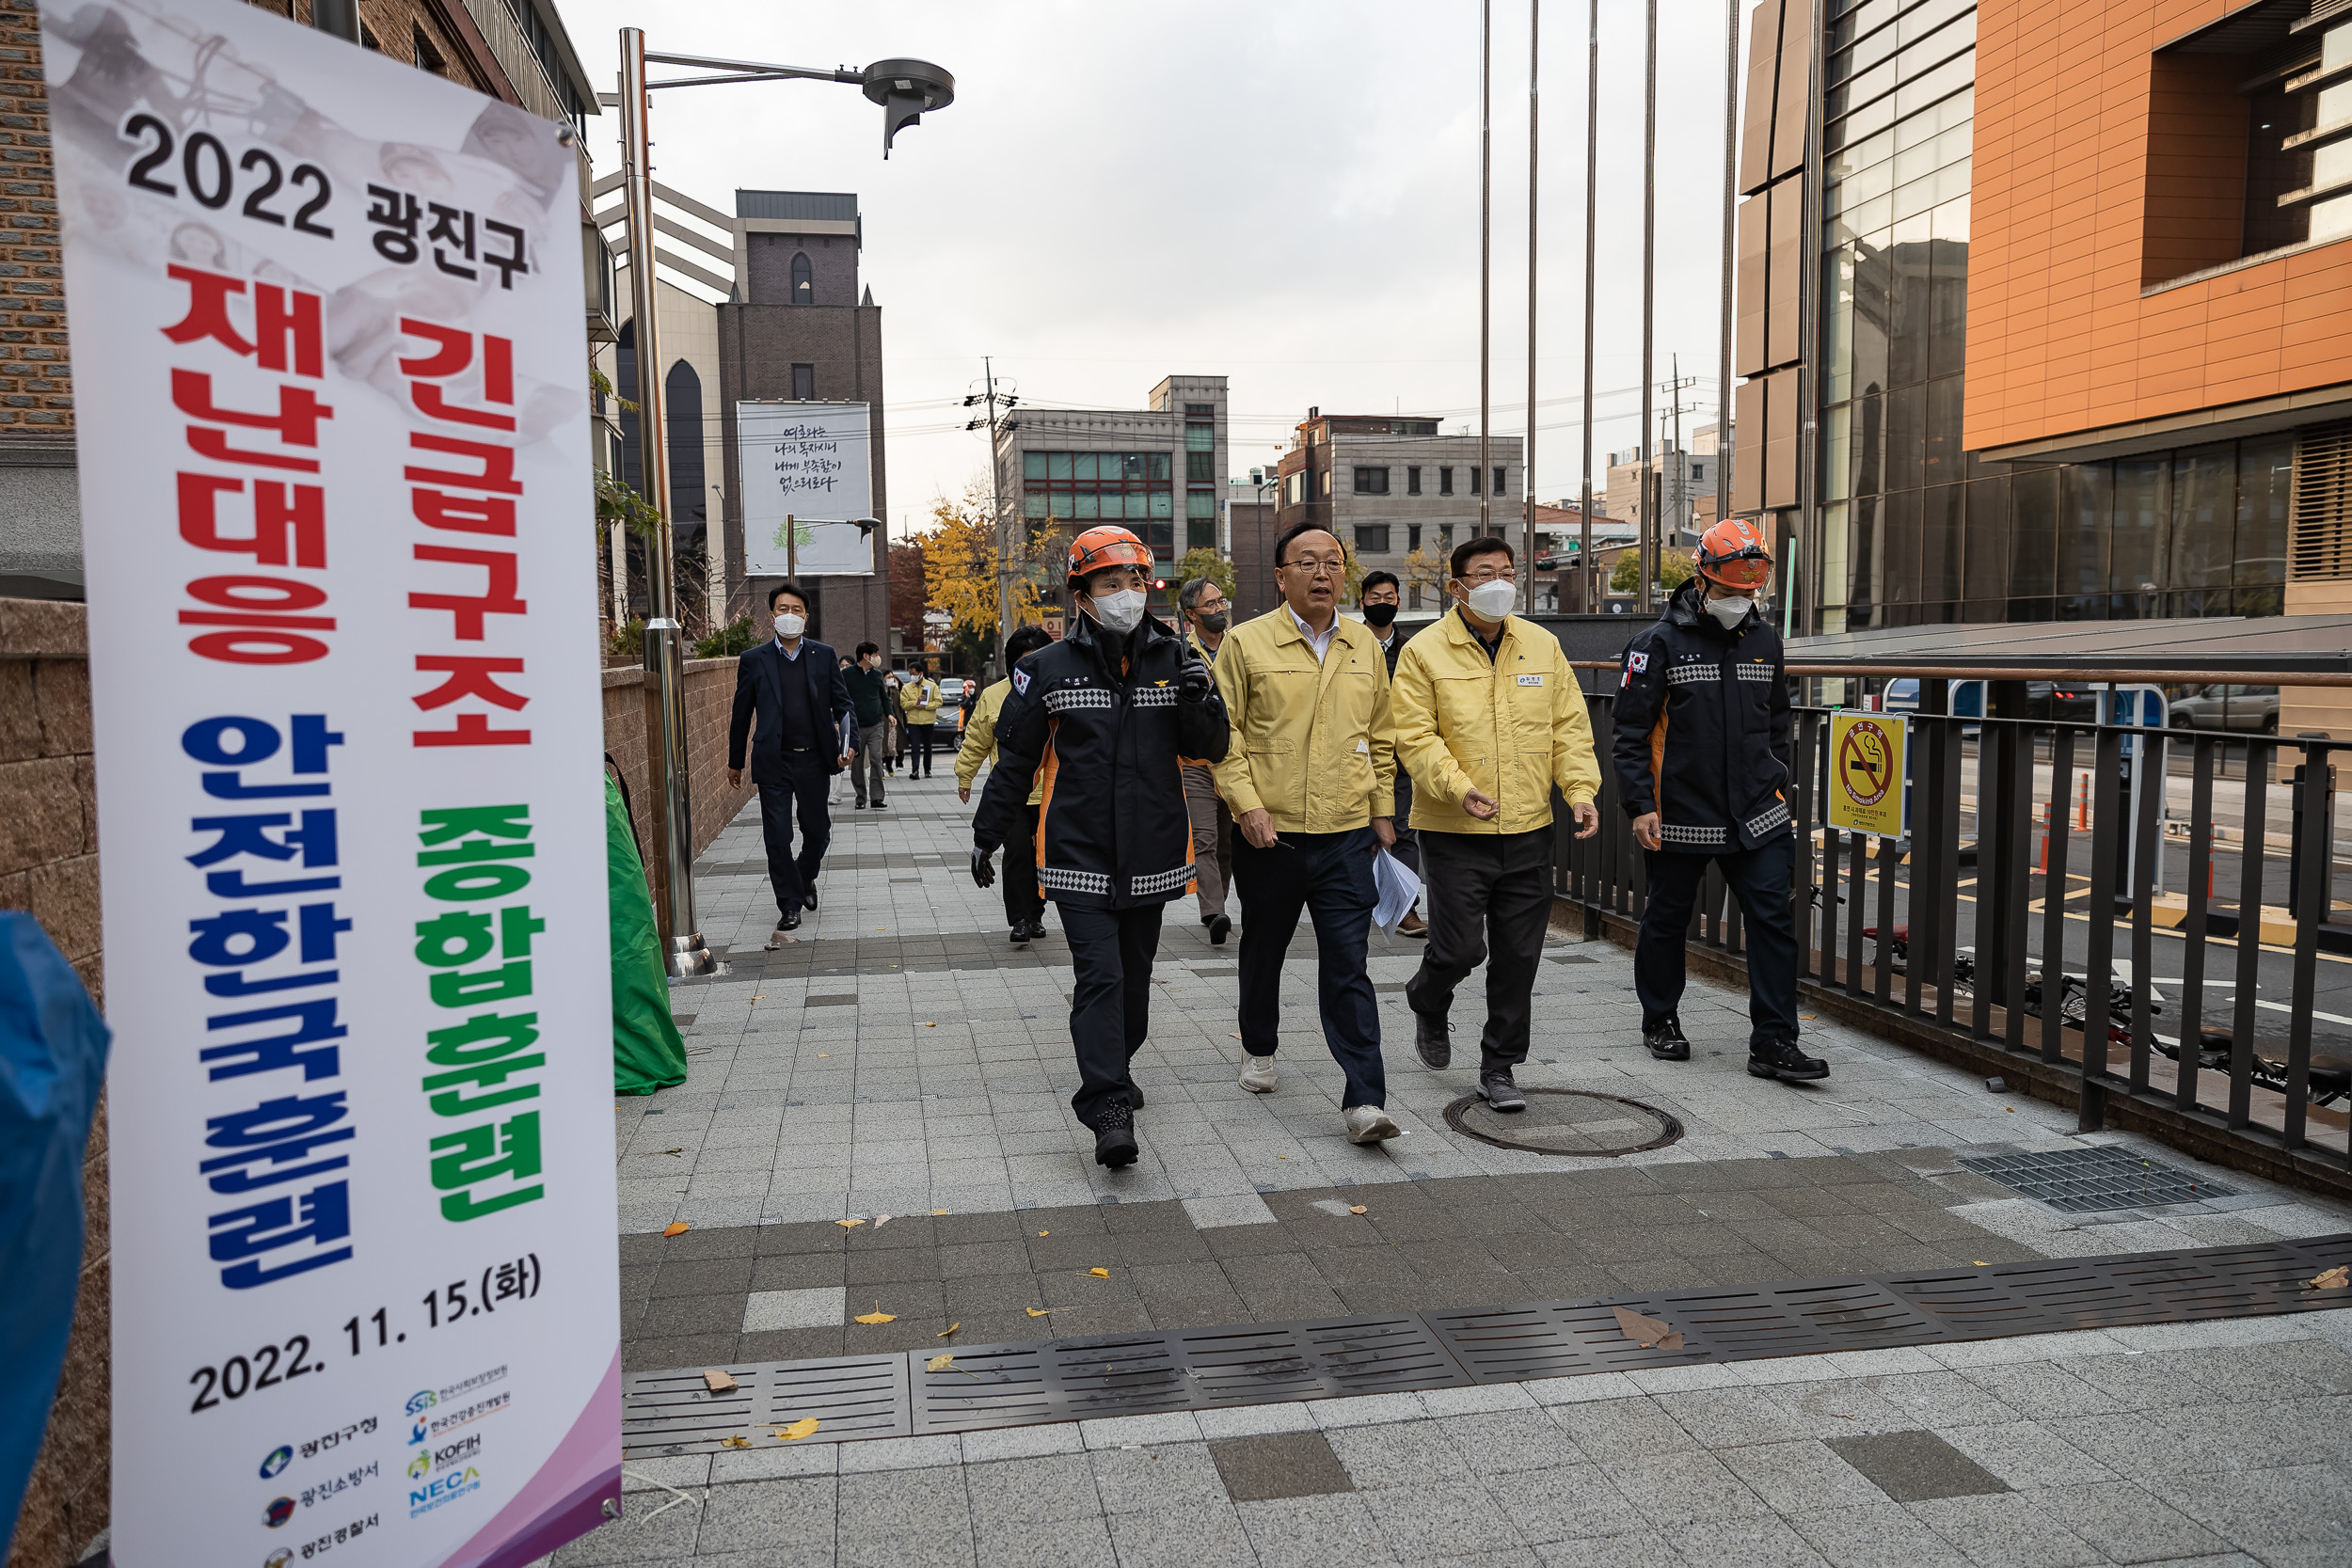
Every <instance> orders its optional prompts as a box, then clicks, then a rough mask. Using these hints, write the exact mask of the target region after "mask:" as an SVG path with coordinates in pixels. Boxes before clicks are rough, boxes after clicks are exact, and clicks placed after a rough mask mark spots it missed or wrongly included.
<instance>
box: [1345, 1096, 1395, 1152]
mask: <svg viewBox="0 0 2352 1568" xmlns="http://www.w3.org/2000/svg"><path fill="white" fill-rule="evenodd" d="M1346 1119H1347V1141H1348V1142H1349V1143H1352V1144H1376V1143H1381V1142H1384V1141H1385V1140H1387V1139H1390V1138H1393V1137H1395V1136H1396V1135H1397V1134H1398V1133H1399V1132H1403V1131H1404V1129H1403V1128H1401V1127H1399V1126H1397V1124H1396V1122H1395V1120H1394V1119H1393V1118H1392V1117H1390V1115H1389V1113H1388V1112H1386V1111H1384V1110H1382V1109H1381V1108H1380V1107H1379V1106H1377V1105H1350V1106H1349V1107H1348V1108H1347V1111H1346Z"/></svg>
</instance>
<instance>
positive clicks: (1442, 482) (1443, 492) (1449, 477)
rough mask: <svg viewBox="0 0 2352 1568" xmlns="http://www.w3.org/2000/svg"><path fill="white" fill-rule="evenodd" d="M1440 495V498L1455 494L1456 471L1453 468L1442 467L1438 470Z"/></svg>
mask: <svg viewBox="0 0 2352 1568" xmlns="http://www.w3.org/2000/svg"><path fill="white" fill-rule="evenodd" d="M1438 494H1439V495H1440V496H1450V495H1452V494H1454V470H1453V469H1452V468H1443V467H1441V468H1439V469H1438Z"/></svg>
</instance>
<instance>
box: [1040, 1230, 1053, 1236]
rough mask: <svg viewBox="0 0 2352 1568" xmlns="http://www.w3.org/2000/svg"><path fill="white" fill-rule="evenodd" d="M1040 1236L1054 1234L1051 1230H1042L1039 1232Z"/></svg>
mask: <svg viewBox="0 0 2352 1568" xmlns="http://www.w3.org/2000/svg"><path fill="white" fill-rule="evenodd" d="M1038 1234H1039V1235H1041V1236H1051V1235H1052V1234H1053V1232H1052V1231H1050V1230H1041V1231H1039V1232H1038Z"/></svg>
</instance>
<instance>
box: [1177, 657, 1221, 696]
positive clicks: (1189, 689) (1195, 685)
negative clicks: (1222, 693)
mask: <svg viewBox="0 0 2352 1568" xmlns="http://www.w3.org/2000/svg"><path fill="white" fill-rule="evenodd" d="M1215 685H1216V681H1214V680H1213V679H1211V678H1210V675H1209V667H1208V666H1207V665H1205V664H1203V663H1201V662H1200V660H1199V659H1197V658H1188V659H1186V660H1184V681H1183V684H1181V685H1180V686H1178V688H1177V689H1176V696H1177V700H1178V701H1180V702H1186V703H1204V702H1207V701H1208V699H1209V689H1210V688H1212V687H1214V686H1215Z"/></svg>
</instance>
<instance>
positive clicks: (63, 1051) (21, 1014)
mask: <svg viewBox="0 0 2352 1568" xmlns="http://www.w3.org/2000/svg"><path fill="white" fill-rule="evenodd" d="M110 1038H111V1037H110V1036H109V1035H108V1033H107V1030H106V1025H105V1023H104V1022H103V1020H101V1019H100V1018H99V1016H98V1009H97V1008H96V1007H95V1006H92V1005H91V1003H90V999H89V992H87V990H83V989H82V979H81V976H80V975H78V974H74V973H73V966H72V964H69V963H67V962H66V961H65V955H63V954H62V953H59V952H58V951H57V949H56V944H55V943H53V942H50V940H49V933H47V932H46V931H43V930H42V929H41V928H40V924H39V923H38V922H36V921H35V920H34V919H33V917H32V916H31V915H29V914H26V913H24V911H19V910H0V1279H5V1280H7V1281H8V1291H7V1294H6V1296H5V1297H0V1519H4V1520H7V1521H8V1522H9V1528H10V1529H11V1531H13V1529H14V1524H15V1519H16V1516H17V1511H18V1509H19V1508H21V1507H22V1506H23V1504H24V1487H25V1483H26V1482H27V1481H30V1480H31V1479H32V1474H33V1460H34V1457H35V1456H36V1455H38V1454H39V1453H40V1440H41V1434H42V1433H43V1432H45V1431H46V1430H47V1428H48V1425H49V1405H50V1402H51V1401H52V1399H54V1398H55V1397H56V1392H57V1373H58V1370H59V1369H61V1368H62V1367H63V1366H64V1364H65V1342H66V1335H67V1332H68V1331H69V1330H70V1329H71V1328H72V1326H73V1298H74V1293H75V1291H77V1290H78V1288H79V1287H80V1284H81V1277H82V1241H83V1234H82V1156H83V1154H84V1152H85V1150H86V1149H87V1148H88V1145H89V1129H90V1118H91V1117H94V1116H95V1115H96V1114H97V1111H98V1091H99V1086H100V1085H102V1084H103V1083H104V1082H105V1077H106V1045H107V1041H108V1040H109V1039H110ZM0 1545H5V1543H0Z"/></svg>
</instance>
